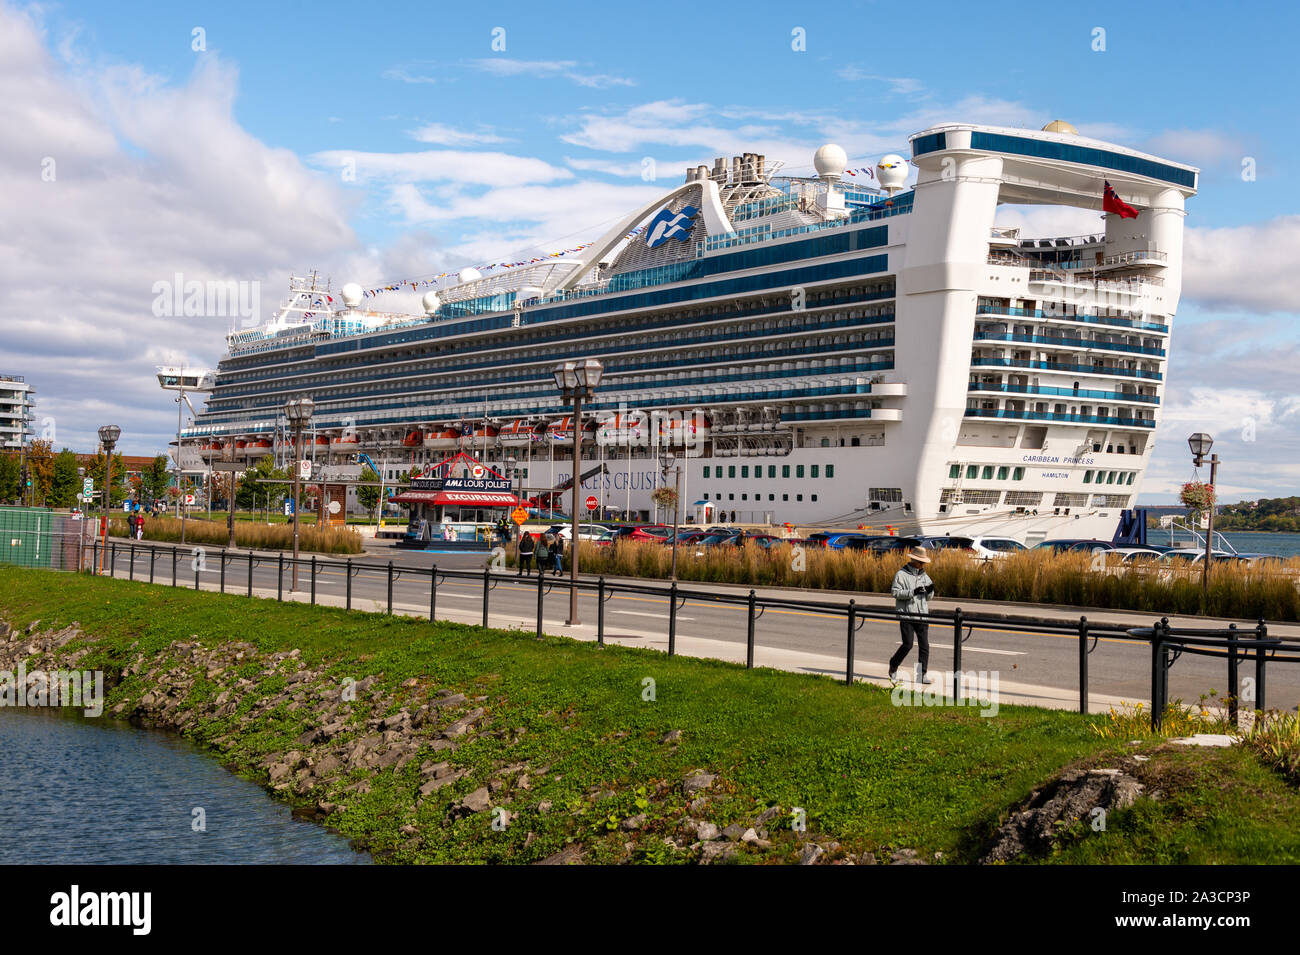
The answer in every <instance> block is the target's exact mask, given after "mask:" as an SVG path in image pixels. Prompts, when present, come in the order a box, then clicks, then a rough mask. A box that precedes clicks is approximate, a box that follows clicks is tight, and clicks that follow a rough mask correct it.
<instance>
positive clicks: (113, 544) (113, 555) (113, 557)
mask: <svg viewBox="0 0 1300 955" xmlns="http://www.w3.org/2000/svg"><path fill="white" fill-rule="evenodd" d="M116 569H117V541H109V542H108V576H110V577H112V576H113V571H114V570H116Z"/></svg>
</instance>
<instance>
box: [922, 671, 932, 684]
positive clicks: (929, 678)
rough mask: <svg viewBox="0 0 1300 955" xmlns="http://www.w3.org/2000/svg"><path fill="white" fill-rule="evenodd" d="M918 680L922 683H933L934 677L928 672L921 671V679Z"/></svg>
mask: <svg viewBox="0 0 1300 955" xmlns="http://www.w3.org/2000/svg"><path fill="white" fill-rule="evenodd" d="M920 682H922V683H933V682H934V677H932V676H930V674H928V673H922V674H921V681H920Z"/></svg>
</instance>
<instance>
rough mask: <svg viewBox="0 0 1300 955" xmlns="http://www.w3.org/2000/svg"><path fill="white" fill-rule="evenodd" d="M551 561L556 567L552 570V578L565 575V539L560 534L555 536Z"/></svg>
mask: <svg viewBox="0 0 1300 955" xmlns="http://www.w3.org/2000/svg"><path fill="white" fill-rule="evenodd" d="M551 560H552V561H554V562H555V566H554V567H553V568H552V570H551V576H553V577H560V576H563V574H564V563H563V561H564V538H563V537H561V536H560V535H559V534H556V535H555V541H554V543H552V544H551Z"/></svg>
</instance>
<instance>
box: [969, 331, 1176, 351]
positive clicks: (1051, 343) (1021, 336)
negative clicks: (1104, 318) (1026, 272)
mask: <svg viewBox="0 0 1300 955" xmlns="http://www.w3.org/2000/svg"><path fill="white" fill-rule="evenodd" d="M974 340H975V341H980V342H983V341H992V342H1021V343H1024V344H1028V345H1043V346H1045V347H1047V348H1063V349H1068V350H1070V351H1074V350H1076V349H1084V350H1093V349H1103V350H1105V351H1121V352H1130V353H1133V354H1138V355H1156V356H1159V357H1162V358H1163V357H1164V354H1165V350H1164V349H1163V348H1160V347H1157V346H1154V345H1134V344H1130V343H1128V342H1119V341H1110V340H1107V339H1105V338H1102V337H1100V336H1099V335H1095V336H1094V337H1092V338H1069V337H1065V336H1057V335H1035V334H1025V333H1023V332H1010V331H1006V330H1005V328H1004V327H1003V326H998V325H990V326H982V327H977V328H976V330H975V335H974Z"/></svg>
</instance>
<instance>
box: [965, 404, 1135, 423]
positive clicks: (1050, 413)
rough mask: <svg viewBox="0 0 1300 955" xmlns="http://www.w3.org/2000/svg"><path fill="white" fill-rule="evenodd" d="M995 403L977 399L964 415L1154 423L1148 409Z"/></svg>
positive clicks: (1044, 419)
mask: <svg viewBox="0 0 1300 955" xmlns="http://www.w3.org/2000/svg"><path fill="white" fill-rule="evenodd" d="M998 405H999V402H997V401H981V402H979V403H978V404H972V405H971V406H968V407H967V408H966V417H968V418H1003V419H1009V420H1014V421H1050V422H1057V423H1060V424H1081V425H1089V424H1107V425H1119V426H1121V427H1126V428H1154V427H1155V426H1156V422H1155V417H1154V413H1153V412H1150V411H1145V412H1144V411H1136V412H1131V413H1128V414H1111V413H1110V408H1109V407H1108V406H1104V405H1099V406H1097V407H1096V408H1095V409H1094V408H1093V407H1092V406H1091V405H1078V406H1069V405H1062V404H1059V403H1058V404H1057V405H1056V406H1055V407H1056V408H1060V409H1062V410H1051V409H1049V408H1048V406H1047V404H1046V403H1045V402H1037V403H1035V405H1034V406H1033V407H1029V403H1028V402H1025V401H1020V400H1015V399H1008V400H1007V401H1006V404H1005V406H1003V407H998ZM1070 407H1077V408H1078V411H1069V410H1068V408H1070ZM1116 410H1121V409H1116Z"/></svg>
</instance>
